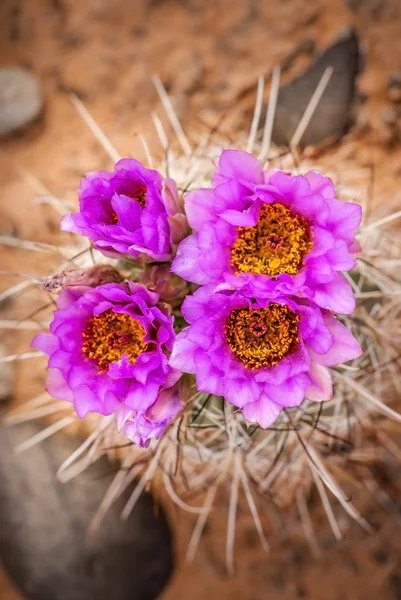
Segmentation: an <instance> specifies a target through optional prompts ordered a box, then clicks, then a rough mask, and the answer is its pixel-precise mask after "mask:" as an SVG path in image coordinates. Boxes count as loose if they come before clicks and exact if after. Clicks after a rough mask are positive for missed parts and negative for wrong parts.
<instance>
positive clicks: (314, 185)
mask: <svg viewBox="0 0 401 600" xmlns="http://www.w3.org/2000/svg"><path fill="white" fill-rule="evenodd" d="M304 177H306V179H307V180H308V181H309V185H310V189H311V192H312V194H321V195H322V196H324V197H325V198H335V197H336V191H335V189H334V185H333V182H332V181H331V179H329V178H328V177H323V175H321V174H320V173H319V171H315V170H313V169H312V170H311V171H308V172H307V173H305V175H304Z"/></svg>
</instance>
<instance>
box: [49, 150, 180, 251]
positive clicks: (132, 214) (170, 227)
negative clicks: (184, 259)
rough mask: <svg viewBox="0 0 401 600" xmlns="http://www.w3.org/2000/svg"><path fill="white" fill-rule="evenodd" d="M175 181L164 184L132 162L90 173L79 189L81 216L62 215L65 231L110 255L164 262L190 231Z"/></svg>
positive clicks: (124, 162) (168, 179)
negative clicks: (76, 234) (86, 238)
mask: <svg viewBox="0 0 401 600" xmlns="http://www.w3.org/2000/svg"><path fill="white" fill-rule="evenodd" d="M186 227H187V222H186V219H185V216H184V215H183V213H182V210H181V208H180V205H179V201H178V190H177V185H176V183H175V182H174V181H173V180H172V179H170V178H167V179H165V180H163V178H162V176H161V175H160V173H158V171H154V170H151V169H147V168H146V167H144V166H143V165H142V164H141V163H140V162H138V161H137V160H134V159H133V158H123V159H122V160H119V161H118V163H117V164H116V165H115V166H114V171H112V172H109V171H97V172H95V173H90V174H87V175H86V177H85V178H84V179H83V180H82V181H81V187H80V190H79V212H77V213H73V214H70V215H66V216H65V217H63V220H62V223H61V228H62V229H63V230H64V231H72V232H75V233H79V234H81V235H84V236H86V237H88V238H89V239H90V240H91V241H92V242H93V244H94V246H95V248H97V249H98V250H100V251H101V252H102V253H103V254H105V255H106V256H110V257H113V258H120V257H121V254H126V255H129V256H132V257H134V258H139V257H142V258H144V259H146V260H153V261H161V262H162V261H165V260H169V259H171V256H172V252H173V244H176V243H177V242H178V241H180V240H181V239H182V238H183V237H184V235H185V233H186Z"/></svg>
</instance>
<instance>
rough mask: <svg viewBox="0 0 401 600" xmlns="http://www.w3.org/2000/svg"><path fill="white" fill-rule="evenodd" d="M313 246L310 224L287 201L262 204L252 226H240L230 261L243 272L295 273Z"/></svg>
mask: <svg viewBox="0 0 401 600" xmlns="http://www.w3.org/2000/svg"><path fill="white" fill-rule="evenodd" d="M311 247H312V241H311V234H310V228H309V224H308V222H307V221H306V219H304V218H303V217H301V216H299V215H295V214H292V213H291V211H290V209H289V208H288V207H287V206H284V204H279V203H277V202H274V203H273V204H263V206H262V208H261V209H260V214H259V219H258V222H257V224H256V225H255V226H253V227H240V228H239V236H238V239H237V240H236V242H235V243H234V245H233V247H232V249H231V264H232V266H233V267H235V268H236V269H237V272H240V273H258V274H261V275H269V276H270V277H273V276H275V275H280V274H281V273H288V274H290V275H295V274H296V273H298V271H299V270H300V268H301V267H302V262H303V259H304V257H305V255H306V254H307V253H308V252H309V251H310V249H311Z"/></svg>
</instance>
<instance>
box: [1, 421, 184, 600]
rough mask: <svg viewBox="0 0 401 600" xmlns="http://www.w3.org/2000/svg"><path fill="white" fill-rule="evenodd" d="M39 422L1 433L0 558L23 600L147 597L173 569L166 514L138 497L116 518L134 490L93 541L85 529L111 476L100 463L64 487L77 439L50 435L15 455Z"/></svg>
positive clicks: (112, 511) (155, 593)
mask: <svg viewBox="0 0 401 600" xmlns="http://www.w3.org/2000/svg"><path fill="white" fill-rule="evenodd" d="M41 428H43V424H42V425H40V424H37V423H36V424H25V425H22V426H18V427H17V426H16V427H13V428H9V429H2V430H1V431H0V559H1V561H2V563H3V565H4V567H5V569H6V571H7V573H8V575H9V577H10V578H11V579H12V580H13V581H14V582H15V583H16V585H17V586H18V587H19V588H20V589H21V590H22V592H23V593H24V594H25V595H26V597H27V598H28V599H29V600H152V599H153V598H156V597H157V596H158V595H159V593H160V592H161V590H162V589H163V587H164V586H165V584H166V582H167V580H168V578H169V576H170V574H171V570H172V562H173V561H172V548H171V545H172V544H171V533H170V530H169V527H168V524H167V521H166V519H165V517H164V516H163V514H162V513H160V511H159V510H158V511H155V509H154V505H153V502H152V498H151V496H150V495H143V496H142V497H141V498H140V499H139V502H138V503H137V505H136V507H135V509H134V510H133V511H132V513H131V516H130V517H129V518H128V520H126V521H123V520H122V519H121V517H120V515H121V511H122V508H123V506H124V504H125V502H126V501H127V499H128V497H129V495H130V494H131V493H132V488H131V489H130V490H128V491H127V493H126V494H124V495H123V497H122V498H120V499H119V501H117V502H116V504H115V505H114V506H113V507H112V508H111V509H110V510H109V511H108V512H107V514H106V516H105V518H104V520H103V521H102V523H101V525H100V526H99V529H98V531H97V534H96V535H95V536H94V538H90V539H89V538H88V528H89V525H90V523H91V519H92V518H93V516H94V514H95V512H96V509H97V508H98V506H99V503H100V502H101V500H102V498H103V496H104V494H105V492H106V490H107V488H108V486H109V484H110V481H111V479H112V477H113V473H111V465H110V463H109V462H108V461H107V460H106V459H105V460H100V461H98V462H97V463H96V464H95V465H92V466H91V467H90V468H89V469H87V470H86V471H84V472H83V473H82V474H80V475H79V476H77V477H76V478H74V479H73V480H72V481H70V482H68V483H64V484H61V483H58V482H57V481H56V479H55V474H56V470H57V468H58V467H59V466H60V465H61V463H62V462H63V461H64V460H65V459H66V458H67V457H68V456H69V455H70V454H71V452H72V451H74V450H75V449H76V448H77V447H78V445H79V444H80V440H78V439H73V438H69V437H65V436H62V435H61V434H59V435H56V436H54V437H52V438H50V439H48V440H46V441H44V442H42V443H41V444H38V445H36V446H34V447H33V448H31V449H30V450H29V452H26V453H21V454H17V455H16V454H15V453H14V448H15V446H16V445H18V444H20V443H21V442H23V441H25V440H26V439H28V438H29V437H30V436H32V435H35V434H36V433H38V432H39V431H40V430H41Z"/></svg>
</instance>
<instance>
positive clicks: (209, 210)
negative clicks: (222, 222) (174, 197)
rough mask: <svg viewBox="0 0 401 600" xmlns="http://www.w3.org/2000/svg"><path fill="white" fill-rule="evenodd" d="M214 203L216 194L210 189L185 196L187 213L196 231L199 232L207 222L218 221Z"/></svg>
mask: <svg viewBox="0 0 401 600" xmlns="http://www.w3.org/2000/svg"><path fill="white" fill-rule="evenodd" d="M213 201H214V192H213V190H210V189H200V190H195V191H193V192H190V193H189V194H186V195H185V196H184V204H185V213H186V215H187V219H188V223H189V224H190V226H191V227H192V229H193V230H194V231H199V229H200V228H201V227H202V225H203V223H205V222H206V221H215V220H216V218H217V217H216V214H215V211H214V208H213Z"/></svg>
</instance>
